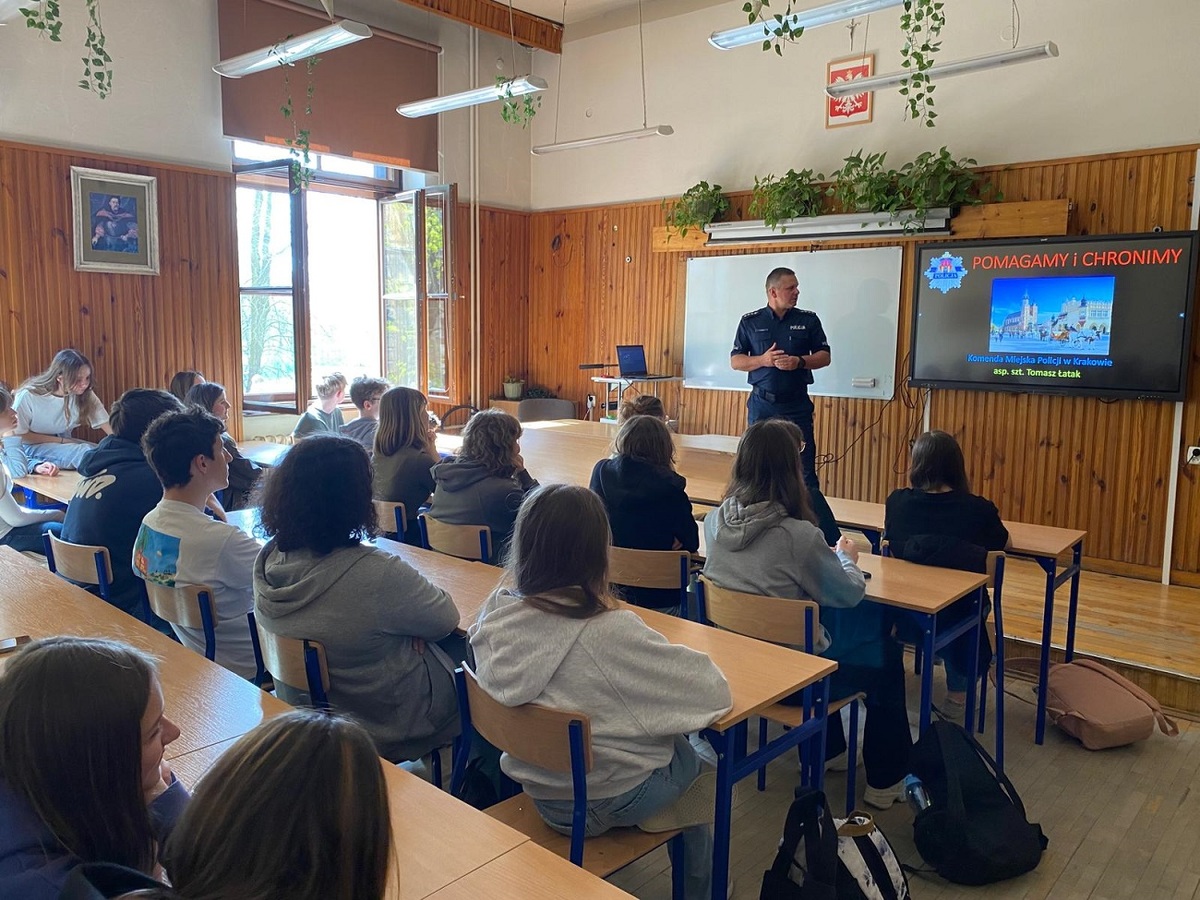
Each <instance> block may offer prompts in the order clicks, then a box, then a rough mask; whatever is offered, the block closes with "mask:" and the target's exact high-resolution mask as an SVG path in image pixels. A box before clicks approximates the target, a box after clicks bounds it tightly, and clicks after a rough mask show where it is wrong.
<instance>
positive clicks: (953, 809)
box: [909, 721, 1047, 884]
mask: <svg viewBox="0 0 1200 900" xmlns="http://www.w3.org/2000/svg"><path fill="white" fill-rule="evenodd" d="M909 763H910V766H911V768H912V771H913V774H914V775H916V776H917V777H918V778H920V779H921V781H922V782H924V785H925V790H926V791H927V792H928V794H929V798H930V805H929V807H928V808H926V809H923V810H921V811H920V812H919V813H917V817H916V821H915V822H913V837H914V839H915V841H916V845H917V852H918V853H920V854H921V858H922V859H923V860H925V862H927V863H928V864H929V865H931V866H933V868H934V869H936V870H937V873H938V874H939V875H941V876H942V877H943V878H945V879H946V880H947V881H952V882H954V883H955V884H991V883H992V882H995V881H1003V880H1005V879H1006V878H1015V877H1016V876H1017V875H1023V874H1024V873H1026V872H1029V871H1031V870H1033V869H1035V868H1036V867H1037V864H1038V862H1040V861H1041V858H1042V851H1043V850H1045V849H1046V844H1047V840H1046V836H1045V835H1044V834H1043V833H1042V829H1041V827H1040V826H1038V825H1036V824H1030V823H1029V820H1028V819H1027V818H1026V817H1025V807H1024V805H1023V804H1022V803H1021V798H1020V797H1019V796H1018V795H1017V789H1016V788H1014V787H1013V785H1012V782H1011V781H1009V780H1008V778H1007V777H1005V775H1004V773H1003V772H999V771H997V769H996V763H995V762H994V761H993V760H992V758H991V757H990V756H988V754H987V751H986V750H984V749H983V747H981V746H980V745H979V743H978V742H977V741H976V740H975V739H974V738H973V737H971V735H970V734H969V733H967V732H966V731H965V730H964V729H963V728H962V727H961V726H959V725H957V724H955V723H954V722H946V721H939V722H934V723H933V724H932V725H931V726H930V727H929V728H928V729H927V730H926V731H925V733H924V734H923V735H921V739H920V740H919V741H917V743H916V745H915V746H914V747H913V749H912V754H911V755H910V756H909Z"/></svg>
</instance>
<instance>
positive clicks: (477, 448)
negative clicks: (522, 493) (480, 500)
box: [458, 409, 521, 478]
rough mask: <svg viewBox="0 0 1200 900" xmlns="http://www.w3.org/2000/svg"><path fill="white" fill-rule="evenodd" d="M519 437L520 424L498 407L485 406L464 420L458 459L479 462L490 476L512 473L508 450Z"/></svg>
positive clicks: (502, 475)
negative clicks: (465, 421)
mask: <svg viewBox="0 0 1200 900" xmlns="http://www.w3.org/2000/svg"><path fill="white" fill-rule="evenodd" d="M520 437H521V423H520V422H518V421H517V419H516V417H515V416H510V415H509V414H508V413H506V412H505V411H504V410H502V409H485V410H481V411H480V412H477V413H475V415H473V416H471V418H470V419H468V420H467V427H466V428H464V429H463V433H462V449H461V450H460V451H459V453H458V455H459V457H460V458H461V459H473V460H475V461H476V462H480V463H483V466H484V468H485V469H487V470H488V472H490V473H491V474H492V475H499V476H500V477H501V478H507V477H509V476H510V475H512V474H513V462H512V451H513V447H515V446H516V443H517V441H518V440H519V439H520Z"/></svg>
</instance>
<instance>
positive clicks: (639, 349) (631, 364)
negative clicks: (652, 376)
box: [617, 344, 646, 376]
mask: <svg viewBox="0 0 1200 900" xmlns="http://www.w3.org/2000/svg"><path fill="white" fill-rule="evenodd" d="M617 366H618V368H619V369H620V371H621V374H622V375H625V376H629V375H645V374H646V350H645V348H644V347H643V346H642V345H641V344H620V345H618V346H617Z"/></svg>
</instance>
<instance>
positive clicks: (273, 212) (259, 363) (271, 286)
mask: <svg viewBox="0 0 1200 900" xmlns="http://www.w3.org/2000/svg"><path fill="white" fill-rule="evenodd" d="M268 151H270V152H271V153H272V155H274V156H275V157H277V156H278V151H276V150H274V149H273V148H264V147H262V146H260V145H255V144H246V143H243V142H235V152H236V153H237V155H238V156H239V157H240V158H242V159H248V158H252V157H253V156H255V155H257V156H260V157H261V156H266V155H267V154H268ZM235 171H237V173H238V175H237V178H238V186H237V218H238V250H239V276H240V277H239V285H240V293H241V324H242V334H241V337H242V379H243V384H242V387H243V391H244V395H245V401H246V402H245V406H246V408H247V409H259V410H264V411H275V412H283V411H299V410H300V409H302V408H303V406H304V405H305V403H306V401H307V399H308V398H310V397H311V396H313V394H312V383H313V381H314V380H315V379H320V378H321V377H323V376H325V375H327V374H329V373H330V372H334V371H340V372H342V373H343V374H344V375H345V376H346V377H347V378H348V379H353V378H355V377H356V376H358V375H374V376H378V375H383V377H385V378H388V379H389V380H390V381H391V382H392V383H393V384H403V385H409V386H412V387H416V388H418V389H420V390H422V391H424V392H425V393H426V394H428V395H431V396H438V397H444V398H449V396H450V391H451V388H452V385H451V383H450V381H451V376H450V372H451V369H450V349H449V345H450V341H449V338H450V333H451V327H452V322H451V314H450V303H449V302H448V301H449V299H450V296H451V295H450V293H449V290H450V286H451V285H452V284H453V273H452V271H451V260H452V257H451V255H450V246H449V243H448V240H447V235H448V232H449V229H450V227H451V225H452V217H451V211H452V209H453V204H454V190H453V188H452V187H438V188H427V189H424V190H419V191H409V192H407V193H399V194H397V193H395V185H396V183H398V176H392V177H393V181H390V182H389V181H386V180H381V179H379V178H377V177H376V176H378V175H379V174H380V172H381V171H382V172H383V173H389V172H390V171H391V170H388V169H386V168H385V167H381V166H376V165H374V164H373V163H363V162H361V161H359V160H347V159H338V158H336V157H330V156H322V157H318V158H317V160H316V166H315V169H314V177H313V181H312V183H311V184H310V185H309V186H307V187H304V188H300V189H295V188H297V186H296V185H295V184H294V183H293V182H292V181H291V180H290V179H291V172H290V166H289V164H288V161H286V160H282V161H281V160H279V159H278V158H274V159H270V160H259V161H257V162H250V163H246V164H242V165H238V166H235Z"/></svg>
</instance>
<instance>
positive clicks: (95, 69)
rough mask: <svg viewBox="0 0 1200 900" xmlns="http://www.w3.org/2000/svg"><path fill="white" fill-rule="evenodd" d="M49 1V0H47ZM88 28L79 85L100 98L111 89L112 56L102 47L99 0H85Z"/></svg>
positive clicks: (102, 28) (102, 37)
mask: <svg viewBox="0 0 1200 900" xmlns="http://www.w3.org/2000/svg"><path fill="white" fill-rule="evenodd" d="M48 2H49V0H48ZM87 13H88V29H87V37H86V38H85V39H84V42H83V48H84V56H83V78H81V79H80V80H79V86H80V87H81V88H83V89H84V90H86V91H92V92H93V93H94V94H96V95H97V96H98V97H99V98H100V99H101V100H103V99H104V98H105V97H107V96H108V95H109V92H110V91H112V83H113V71H112V57H111V56H109V55H108V51H107V50H105V49H104V26H102V25H101V24H100V0H87Z"/></svg>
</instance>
